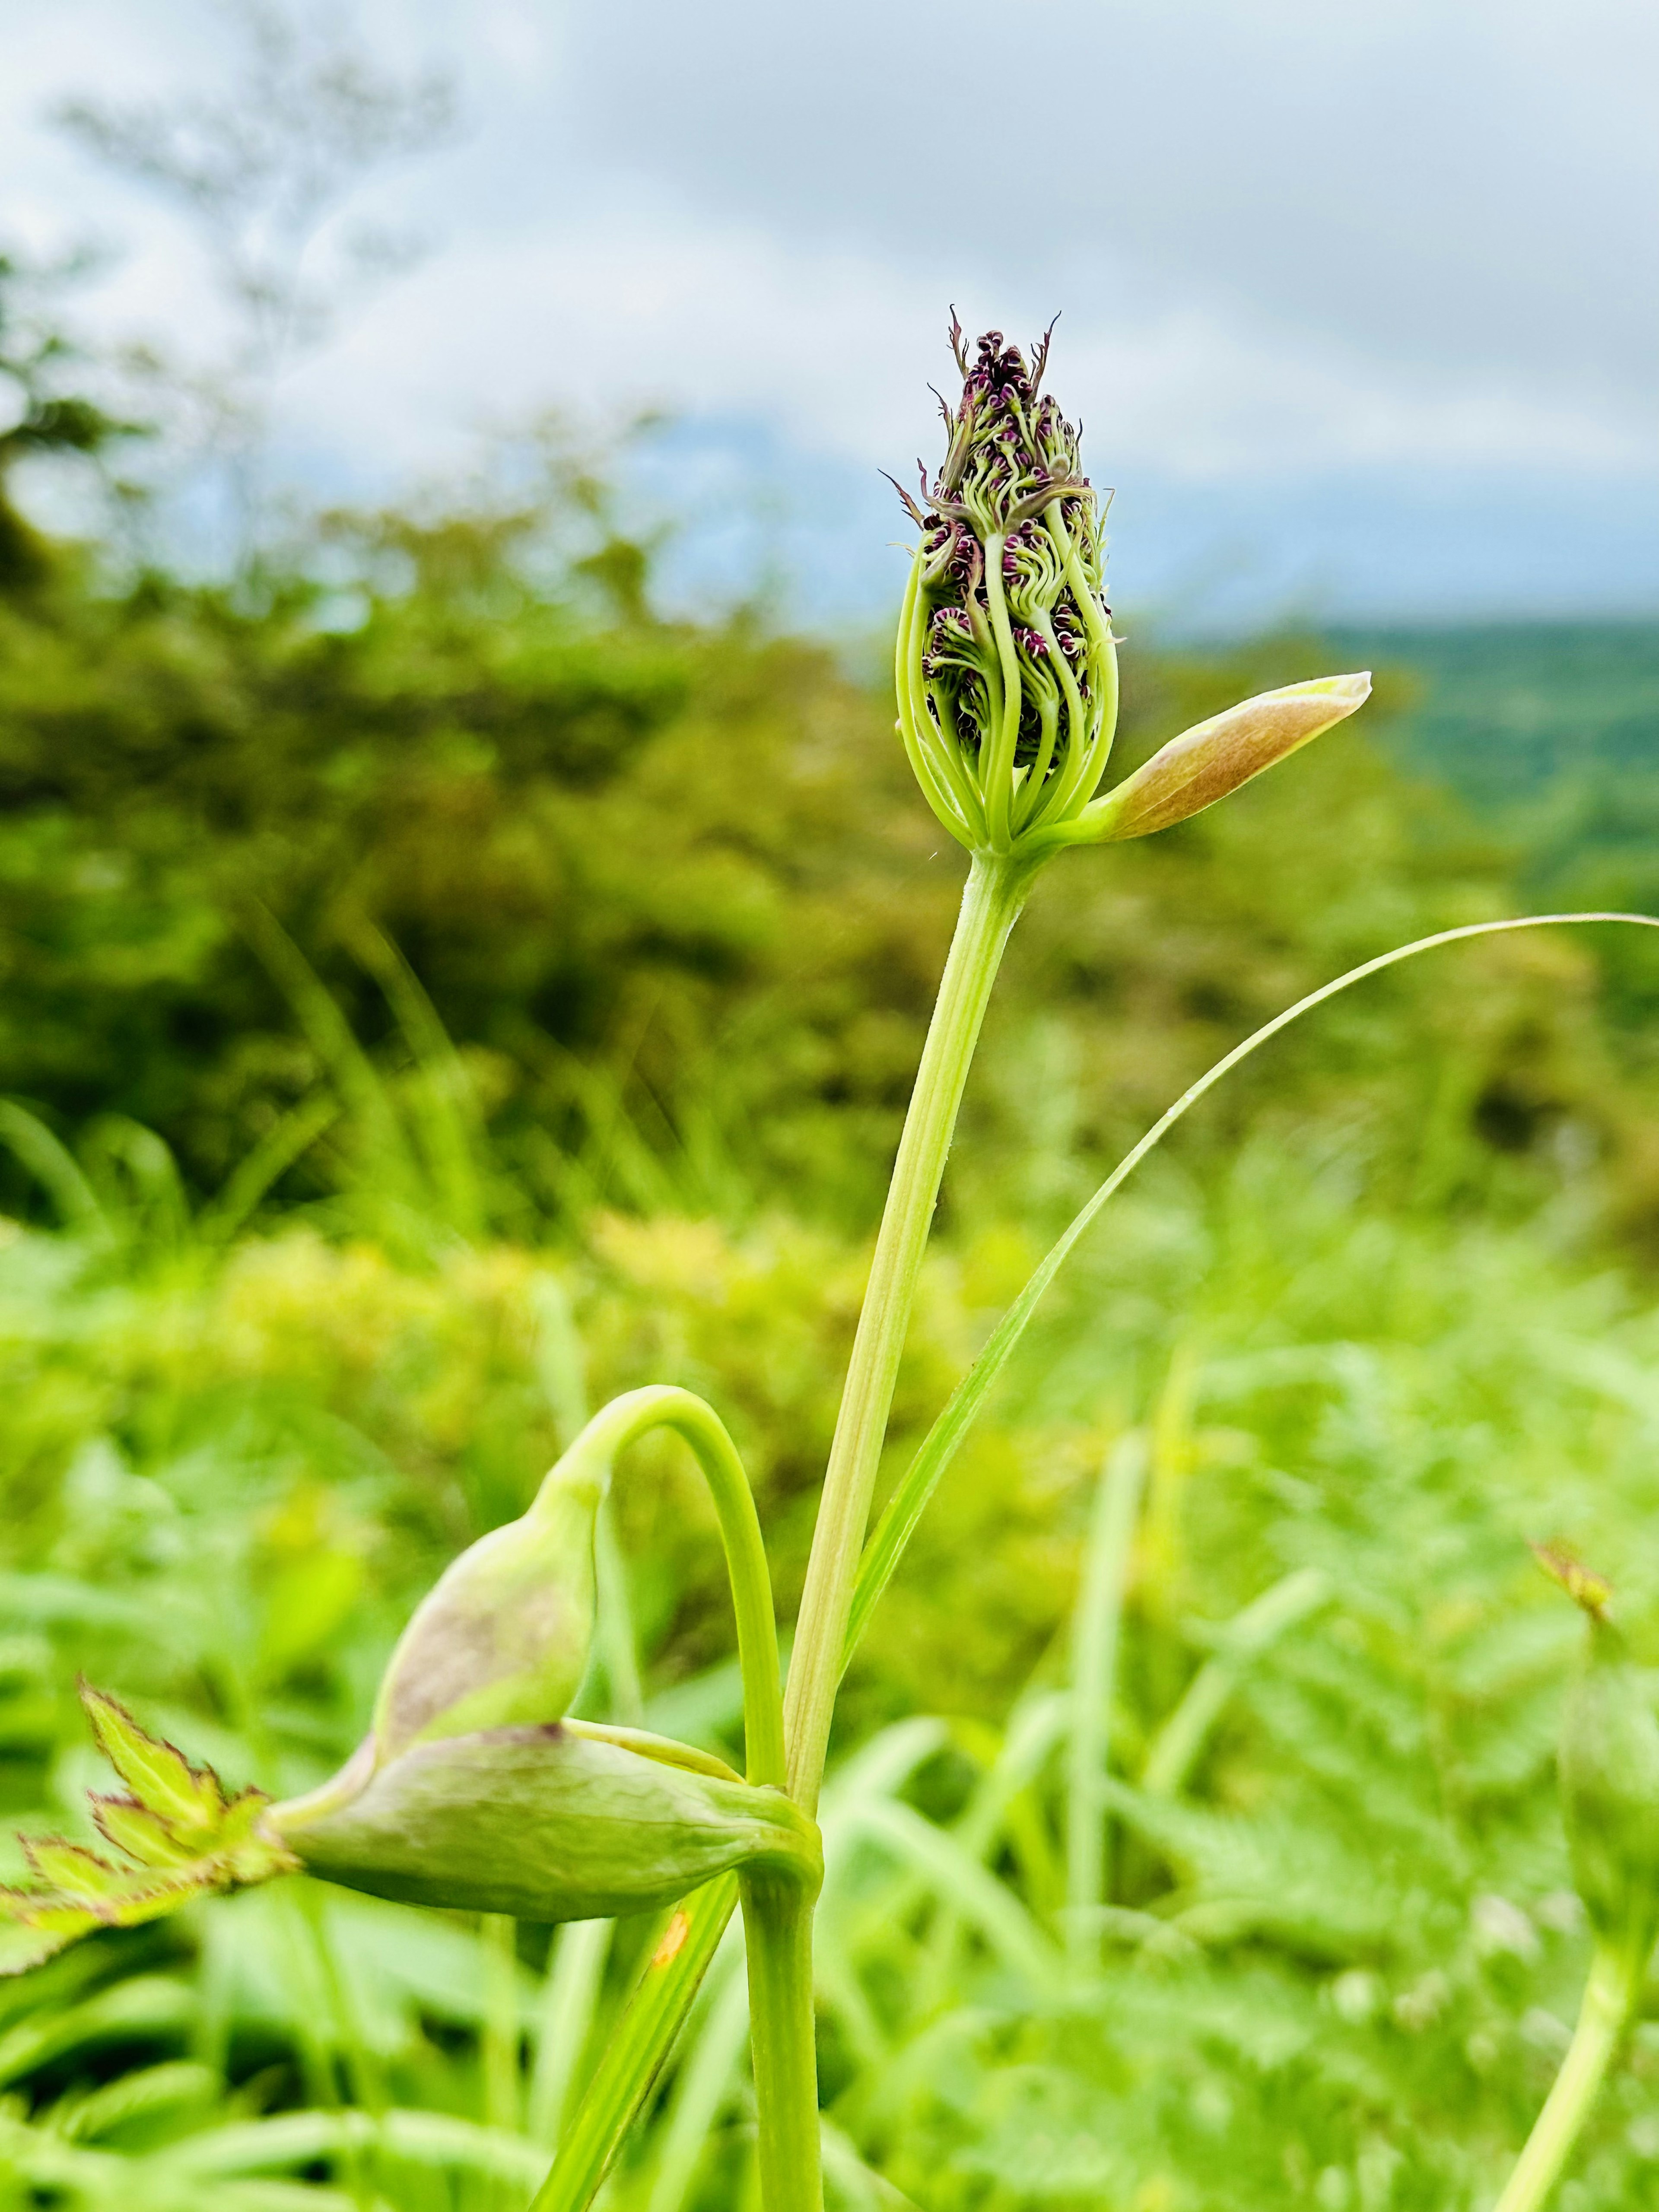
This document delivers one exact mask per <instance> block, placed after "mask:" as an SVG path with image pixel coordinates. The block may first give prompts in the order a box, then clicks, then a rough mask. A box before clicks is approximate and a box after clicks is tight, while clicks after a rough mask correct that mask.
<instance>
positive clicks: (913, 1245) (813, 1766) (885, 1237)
mask: <svg viewBox="0 0 1659 2212" xmlns="http://www.w3.org/2000/svg"><path fill="white" fill-rule="evenodd" d="M1032 872H1033V871H1032V868H1031V866H1030V863H1029V862H1027V861H1024V860H1013V859H1012V858H1010V857H1009V856H1008V855H1006V854H989V853H983V852H981V853H975V855H974V859H973V865H972V866H971V867H970V868H969V873H968V881H967V884H966V886H965V887H964V889H963V895H962V912H961V915H960V916H959V918H958V920H957V932H956V936H955V938H954V939H953V940H952V942H951V957H950V958H949V960H948V961H947V962H946V963H945V976H944V980H943V981H942V982H941V983H940V985H939V1000H938V1003H937V1005H936V1006H934V1008H933V1022H932V1024H931V1025H930V1026H929V1029H928V1031H927V1044H926V1045H925V1046H924V1047H923V1049H922V1055H921V1066H920V1068H919V1069H918V1071H917V1073H916V1083H915V1091H913V1092H912V1094H911V1098H910V1107H909V1111H908V1114H907V1115H906V1116H905V1122H904V1133H903V1135H902V1137H901V1138H900V1139H899V1149H898V1158H897V1160H896V1163H895V1164H894V1168H893V1180H892V1182H891V1185H890V1188H889V1190H888V1193H887V1206H886V1211H885V1212H884V1214H883V1216H882V1222H881V1231H880V1234H879V1235H878V1237H877V1239H876V1251H875V1257H874V1259H873V1261H872V1262H871V1267H870V1281H869V1286H868V1288H867V1289H866V1291H865V1295H864V1306H863V1310H862V1311H861V1312H860V1316H859V1325H858V1334H857V1335H856V1336H855V1337H854V1342H853V1356H852V1359H851V1361H850V1363H849V1364H848V1370H847V1383H846V1387H845V1389H844V1390H843V1391H842V1401H841V1411H840V1413H839V1415H838V1417H837V1419H836V1433H835V1438H834V1441H833V1443H831V1445H830V1448H829V1469H828V1471H827V1473H826V1474H825V1476H824V1481H823V1500H822V1502H821V1504H820V1505H819V1507H818V1517H817V1528H816V1529H815V1531H814V1533H813V1537H812V1553H811V1559H810V1560H809V1561H808V1563H807V1569H806V1586H805V1591H804V1593H803V1595H802V1597H801V1607H800V1618H799V1624H798V1626H797V1627H796V1631H795V1647H794V1653H793V1658H792V1659H791V1662H790V1666H789V1682H788V1686H787V1692H786V1694H785V1699H784V1729H785V1735H786V1738H787V1742H788V1746H789V1794H790V1795H791V1796H793V1798H794V1800H795V1802H796V1803H797V1804H799V1806H801V1807H802V1808H803V1809H804V1810H805V1811H806V1812H808V1813H815V1812H816V1811H817V1802H818V1789H819V1785H820V1784H821V1782H822V1780H823V1762H824V1757H825V1754H826V1753H827V1752H828V1749H829V1722H830V1716H831V1714H832V1712H833V1710H834V1707H835V1702H836V1687H837V1686H838V1684H839V1682H840V1680H841V1671H842V1649H843V1646H844V1644H845V1642H846V1636H847V1621H848V1613H849V1611H850V1609H851V1607H852V1602H853V1587H854V1582H855V1581H856V1579H857V1576H858V1568H859V1557H860V1552H861V1551H862V1549H863V1546H864V1534H865V1528H866V1525H867V1523H868V1521H869V1517H870V1500H871V1497H872V1493H873V1492H874V1489H875V1483H876V1471H877V1468H878V1464H879V1462H880V1459H881V1448H882V1443H883V1441H884V1437H885V1436H886V1433H887V1416H888V1413H889V1412H890V1409H891V1407H892V1402H893V1387H894V1384H895V1383H896V1381H897V1378H898V1366H899V1356H900V1354H901V1353H902V1351H903V1349H904V1339H905V1334H906V1332H907V1330H908V1327H909V1322H910V1309H911V1305H912V1304H913V1303H914V1301H915V1291H916V1283H917V1279H918V1278H919V1276H920V1274H921V1258H922V1253H923V1251H924V1249H926V1246H927V1233H928V1231H929V1229H930V1228H931V1226H932V1225H933V1207H934V1206H935V1204H936V1202H937V1200H938V1198H939V1182H940V1178H941V1177H942V1176H943V1175H944V1172H945V1155H946V1153H947V1152H949V1151H950V1149H951V1135H952V1133H953V1132H954V1131H955V1128H956V1122H957V1108H958V1106H959V1105H960V1104H961V1103H962V1093H963V1086H964V1085H965V1084H966V1082H967V1080H968V1068H969V1062H970V1061H971V1060H972V1059H973V1056H974V1047H975V1044H976V1043H977V1042H978V1041H979V1032H980V1024H981V1022H982V1021H983V1019H984V1017H985V1008H986V1004H987V1000H989V998H990V995H991V986H992V984H993V983H994V981H995V980H996V972H997V969H998V967H999V965H1000V962H1001V959H1002V952H1003V947H1004V946H1005V945H1006V943H1007V941H1008V933H1009V931H1010V930H1011V929H1012V927H1013V926H1014V922H1015V921H1016V920H1017V918H1018V914H1019V910H1020V908H1021V907H1022V906H1023V905H1024V901H1025V895H1026V892H1027V891H1028V890H1029V889H1030V881H1031V875H1032Z"/></svg>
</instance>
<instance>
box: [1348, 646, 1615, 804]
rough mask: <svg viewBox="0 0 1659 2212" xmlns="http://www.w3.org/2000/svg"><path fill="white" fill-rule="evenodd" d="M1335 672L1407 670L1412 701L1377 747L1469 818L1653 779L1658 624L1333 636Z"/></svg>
mask: <svg viewBox="0 0 1659 2212" xmlns="http://www.w3.org/2000/svg"><path fill="white" fill-rule="evenodd" d="M1324 635H1325V636H1326V637H1327V639H1328V641H1329V642H1330V644H1331V645H1332V646H1333V647H1335V648H1336V652H1337V660H1336V662H1335V664H1334V665H1340V666H1342V667H1351V666H1363V665H1366V664H1368V663H1370V664H1372V665H1376V666H1377V667H1379V668H1390V669H1395V670H1399V671H1408V672H1410V673H1412V674H1413V675H1415V676H1416V677H1417V678H1419V680H1420V682H1421V684H1422V687H1423V688H1422V696H1421V697H1420V699H1419V701H1418V702H1416V703H1415V704H1414V705H1413V706H1412V707H1411V708H1408V709H1407V712H1406V713H1405V714H1402V715H1401V716H1399V717H1398V718H1397V719H1395V721H1394V722H1393V725H1392V728H1391V731H1390V734H1389V739H1388V740H1387V742H1388V743H1389V746H1390V749H1391V750H1396V753H1397V757H1400V758H1401V760H1402V761H1403V763H1405V764H1406V765H1407V766H1408V767H1410V768H1412V769H1415V770H1416V771H1418V772H1419V773H1426V774H1429V775H1436V776H1439V777H1443V778H1444V779H1445V780H1446V781H1449V783H1451V784H1452V785H1454V786H1455V787H1456V789H1457V790H1458V791H1459V792H1461V793H1462V795H1463V796H1464V797H1465V798H1466V799H1468V801H1469V802H1470V804H1471V805H1473V806H1474V807H1475V808H1476V809H1477V810H1478V811H1480V812H1483V813H1485V812H1486V811H1488V810H1490V809H1491V808H1492V806H1494V805H1498V806H1504V805H1512V804H1514V803H1516V802H1517V801H1521V802H1525V801H1529V800H1531V801H1535V800H1536V799H1539V798H1540V797H1541V796H1542V795H1543V794H1544V793H1545V792H1546V791H1547V790H1548V789H1549V787H1552V786H1557V785H1559V784H1562V783H1564V782H1565V783H1569V784H1573V785H1580V786H1582V785H1583V784H1586V783H1589V784H1592V785H1593V784H1599V783H1601V782H1602V781H1604V779H1606V778H1607V777H1609V776H1616V777H1619V778H1621V779H1623V778H1626V777H1628V776H1631V775H1635V776H1636V777H1637V778H1638V780H1644V779H1646V778H1648V777H1652V778H1654V779H1656V781H1659V618H1656V619H1653V620H1650V621H1615V622H1573V623H1480V624H1470V625H1462V624H1459V625H1456V626H1449V627H1447V628H1444V629H1440V628H1430V627H1427V626H1425V627H1421V628H1410V629H1407V628H1398V629H1395V628H1380V629H1365V628H1359V627H1352V628H1350V627H1346V626H1345V627H1343V628H1341V629H1332V630H1328V631H1327V632H1325V633H1324Z"/></svg>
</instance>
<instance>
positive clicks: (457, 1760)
mask: <svg viewBox="0 0 1659 2212" xmlns="http://www.w3.org/2000/svg"><path fill="white" fill-rule="evenodd" d="M367 1749H368V1747H365V1751H367ZM270 1817H271V1825H272V1826H273V1828H274V1830H275V1832H276V1833H277V1834H278V1835H279V1836H280V1837H281V1838H282V1840H283V1844H284V1846H285V1847H286V1848H287V1849H288V1850H290V1851H291V1852H292V1853H293V1854H294V1855H295V1858H296V1859H297V1860H298V1862H299V1863H300V1864H301V1865H302V1866H303V1867H304V1868H305V1869H307V1872H309V1873H312V1874H315V1875H321V1876H322V1877H323V1879H324V1880H325V1881H336V1882H340V1883H342V1884H343V1885H344V1886H345V1887H348V1888H350V1889H360V1890H367V1891H368V1892H369V1893H371V1894H372V1895H374V1896H376V1897H389V1898H392V1899H397V1900H398V1902H400V1903H404V1904H414V1905H447V1906H450V1907H452V1908H459V1909H464V1910H466V1911H477V1912H507V1913H512V1914H513V1915H515V1916H516V1917H518V1918H519V1919H521V1920H541V1921H560V1920H592V1919H601V1918H610V1917H612V1916H614V1915H616V1914H618V1913H626V1912H642V1911H648V1910H651V1909H653V1908H654V1907H655V1906H657V1905H667V1904H671V1903H672V1902H673V1900H674V1899H676V1898H679V1897H684V1895H685V1893H686V1892H687V1891H688V1890H691V1889H695V1888H697V1887H700V1886H701V1885H702V1883H703V1882H705V1881H712V1880H713V1879H714V1876H715V1875H720V1874H725V1873H726V1872H728V1871H729V1870H730V1869H733V1868H736V1867H740V1866H771V1867H775V1868H778V1869H787V1870H789V1871H791V1872H793V1874H794V1875H796V1876H797V1877H798V1878H799V1879H800V1880H802V1881H805V1882H806V1883H807V1884H808V1885H809V1886H810V1887H811V1888H812V1889H816V1888H817V1884H818V1881H819V1879H820V1877H821V1873H822V1862H821V1857H820V1850H819V1844H818V1839H817V1828H816V1826H814V1825H813V1823H812V1822H811V1821H810V1820H807V1819H806V1817H805V1814H802V1813H800V1812H799V1811H797V1809H796V1808H795V1807H794V1806H793V1804H792V1803H791V1802H790V1801H789V1799H788V1798H787V1796H785V1795H784V1794H783V1792H782V1791H781V1790H772V1789H756V1788H754V1787H752V1786H751V1785H750V1784H748V1783H746V1782H744V1781H741V1780H739V1778H738V1776H737V1775H735V1774H734V1773H733V1772H732V1770H731V1768H730V1767H728V1766H726V1765H724V1763H723V1762H722V1761H720V1759H710V1758H708V1757H706V1756H705V1755H704V1754H702V1753H698V1752H696V1751H693V1750H691V1749H690V1748H689V1747H686V1746H684V1745H683V1744H677V1743H670V1742H667V1741H664V1740H663V1739H662V1738H659V1737H656V1736H648V1735H644V1734H643V1733H642V1732H641V1731H639V1730H635V1729H605V1728H599V1727H595V1726H593V1725H591V1724H589V1723H583V1722H580V1721H568V1720H567V1721H562V1722H558V1723H554V1724H553V1725H551V1726H548V1727H540V1728H535V1727H531V1728H522V1727H521V1728H495V1729H482V1730H480V1731H478V1732H477V1734H473V1735H453V1736H452V1735H447V1736H444V1737H442V1738H441V1739H437V1740H434V1741H427V1742H424V1743H419V1744H416V1745H415V1746H414V1747H412V1748H410V1749H409V1750H407V1751H405V1752H404V1753H402V1754H401V1755H400V1756H398V1758H396V1759H392V1761H391V1762H390V1763H389V1764H386V1765H380V1766H379V1767H376V1766H375V1765H374V1762H373V1759H372V1758H370V1757H368V1756H365V1755H364V1754H363V1753H360V1754H359V1757H358V1759H356V1760H355V1761H354V1762H353V1764H352V1765H350V1766H349V1767H347V1768H346V1769H345V1770H344V1771H343V1773H342V1774H341V1775H340V1776H339V1777H338V1778H337V1780H336V1781H335V1782H334V1783H332V1784H325V1787H324V1788H323V1789H322V1790H319V1791H317V1792H316V1793H315V1794H314V1795H313V1796H312V1797H309V1798H301V1799H297V1800H295V1802H293V1803H291V1804H288V1805H278V1806H276V1807H275V1808H273V1810H272V1813H271V1816H270Z"/></svg>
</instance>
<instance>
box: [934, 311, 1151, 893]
mask: <svg viewBox="0 0 1659 2212" xmlns="http://www.w3.org/2000/svg"><path fill="white" fill-rule="evenodd" d="M951 347H952V349H953V350H954V352H955V354H956V357H957V368H959V369H960V370H961V372H962V379H963V389H962V398H961V401H960V403H959V404H958V405H957V407H956V408H955V409H954V410H953V409H951V407H949V406H948V405H946V404H945V402H943V401H941V402H940V407H941V410H942V411H943V414H944V416H945V430H946V434H947V448H946V452H945V460H944V463H943V465H942V466H941V467H940V470H939V475H938V476H937V477H936V478H935V479H934V481H933V483H932V484H931V485H929V483H928V482H927V472H926V471H925V470H924V471H922V481H921V503H920V504H918V502H917V501H915V499H912V498H911V496H910V495H909V494H908V493H907V492H904V491H902V490H901V492H900V496H901V498H902V499H903V500H904V502H905V505H906V507H908V510H909V513H910V514H911V516H912V518H913V519H914V520H915V522H916V523H917V524H918V525H919V526H920V527H921V530H922V532H923V537H922V542H921V546H920V548H919V549H918V550H917V553H916V556H915V563H914V565H913V568H912V570H911V576H910V585H909V589H908V592H907V594H906V599H905V608H904V613H903V615H902V617H901V620H900V625H899V640H898V671H897V672H898V691H899V728H900V731H901V732H902V736H903V738H904V741H905V744H906V746H907V748H908V751H909V754H910V758H911V761H912V763H913V765H914V766H915V771H916V775H917V777H918V779H919V781H920V782H921V787H922V789H923V791H924V792H925V793H926V794H927V799H928V800H929V803H930V804H931V805H933V810H934V811H935V812H936V813H937V814H938V815H939V819H940V820H941V821H942V822H943V823H945V827H946V829H949V830H950V831H951V835H952V836H954V837H957V839H959V840H960V842H962V843H963V844H965V845H967V846H969V847H970V848H979V847H989V848H991V849H993V850H996V851H1002V852H1006V851H1008V850H1010V849H1012V848H1013V846H1014V845H1015V844H1017V843H1018V842H1020V841H1021V840H1022V838H1024V837H1026V836H1029V834H1030V832H1032V831H1034V830H1035V829H1037V828H1038V827H1039V826H1040V825H1042V824H1052V823H1059V822H1063V821H1066V820H1068V819H1070V818H1071V817H1073V815H1075V813H1076V812H1077V811H1079V809H1080V808H1081V807H1082V806H1083V805H1085V803H1086V802H1087V800H1088V799H1089V798H1090V797H1091V794H1092V793H1093V791H1094V788H1095V786H1096V785H1097V783H1098V781H1100V775H1101V770H1102V769H1103V767H1104V766H1105V762H1106V754H1107V751H1108V750H1109V747H1110V745H1111V742H1112V732H1113V729H1114V727H1115V723H1116V717H1117V660H1116V648H1115V641H1114V639H1113V637H1112V629H1111V611H1110V609H1109V607H1108V606H1107V605H1106V604H1105V602H1104V599H1103V597H1102V581H1103V568H1104V554H1103V549H1102V544H1101V536H1100V516H1099V510H1098V507H1097V501H1096V499H1095V495H1094V492H1093V490H1092V489H1091V487H1090V484H1089V480H1088V478H1087V477H1085V476H1084V475H1083V473H1082V471H1081V466H1080V463H1079V453H1078V433H1077V431H1076V429H1075V428H1074V427H1073V424H1071V423H1070V422H1067V421H1066V417H1065V416H1064V415H1063V414H1062V413H1061V412H1060V407H1059V404H1058V403H1057V402H1056V401H1055V400H1054V398H1053V397H1052V396H1050V395H1048V394H1045V393H1044V392H1042V376H1043V371H1044V369H1045V368H1046V367H1047V364H1048V337H1044V339H1043V341H1042V344H1041V345H1040V346H1039V347H1038V348H1037V349H1036V354H1035V356H1034V358H1033V359H1032V361H1031V362H1030V364H1029V365H1028V364H1027V362H1026V360H1025V356H1024V354H1022V353H1021V351H1020V349H1019V348H1018V346H1014V345H1009V344H1006V343H1005V342H1004V339H1003V336H1002V333H1001V331H987V332H986V334H985V336H984V337H982V338H981V340H980V341H979V345H978V349H977V350H976V352H975V356H974V358H973V360H972V361H971V362H970V361H969V356H968V351H967V348H966V346H965V344H964V343H963V334H962V330H961V326H960V325H959V324H958V323H957V319H956V318H955V317H954V315H953V316H952V317H951Z"/></svg>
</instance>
